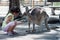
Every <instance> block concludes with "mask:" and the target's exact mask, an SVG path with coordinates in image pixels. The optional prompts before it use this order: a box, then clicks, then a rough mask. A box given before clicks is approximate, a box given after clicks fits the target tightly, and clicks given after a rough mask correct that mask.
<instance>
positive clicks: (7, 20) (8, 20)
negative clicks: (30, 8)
mask: <svg viewBox="0 0 60 40" xmlns="http://www.w3.org/2000/svg"><path fill="white" fill-rule="evenodd" d="M11 19H12V16H11V15H10V16H8V17H7V18H6V23H9V22H10V21H11Z"/></svg>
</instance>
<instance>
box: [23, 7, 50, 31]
mask: <svg viewBox="0 0 60 40" xmlns="http://www.w3.org/2000/svg"><path fill="white" fill-rule="evenodd" d="M41 10H42V8H34V9H30V10H28V11H27V12H24V15H26V16H27V17H28V26H29V30H28V31H30V24H31V22H32V23H33V30H32V32H34V31H35V24H37V25H39V26H40V25H41V24H42V21H45V26H46V28H47V30H50V28H49V27H48V17H49V16H48V15H47V13H46V12H45V11H44V10H42V11H41Z"/></svg>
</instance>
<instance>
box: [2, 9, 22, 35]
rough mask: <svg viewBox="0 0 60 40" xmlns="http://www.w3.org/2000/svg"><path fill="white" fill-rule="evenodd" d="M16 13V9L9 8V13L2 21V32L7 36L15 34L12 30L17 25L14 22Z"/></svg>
mask: <svg viewBox="0 0 60 40" xmlns="http://www.w3.org/2000/svg"><path fill="white" fill-rule="evenodd" d="M18 12H19V11H18V10H17V8H11V11H10V13H9V14H7V16H6V17H5V19H4V21H3V24H2V30H3V31H4V32H7V34H8V35H13V34H14V33H15V32H14V31H13V30H14V28H15V27H16V25H17V21H14V16H17V15H19V14H18ZM20 23H22V22H20Z"/></svg>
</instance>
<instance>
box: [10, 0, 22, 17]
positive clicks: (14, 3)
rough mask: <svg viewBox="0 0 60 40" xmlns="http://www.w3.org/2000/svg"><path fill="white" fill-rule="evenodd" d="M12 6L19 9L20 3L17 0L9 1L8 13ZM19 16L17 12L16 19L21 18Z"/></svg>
mask: <svg viewBox="0 0 60 40" xmlns="http://www.w3.org/2000/svg"><path fill="white" fill-rule="evenodd" d="M14 6H16V7H18V8H19V9H20V1H19V0H9V12H10V10H11V8H12V7H14ZM20 15H22V13H21V11H20V12H19V16H18V17H16V18H20V17H21V16H20Z"/></svg>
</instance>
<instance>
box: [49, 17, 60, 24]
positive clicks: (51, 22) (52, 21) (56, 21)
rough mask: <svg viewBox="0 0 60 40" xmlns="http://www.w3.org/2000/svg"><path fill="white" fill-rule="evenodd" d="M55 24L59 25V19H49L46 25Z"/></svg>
mask: <svg viewBox="0 0 60 40" xmlns="http://www.w3.org/2000/svg"><path fill="white" fill-rule="evenodd" d="M56 23H60V21H59V19H57V18H49V21H48V24H56Z"/></svg>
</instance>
